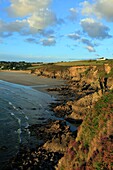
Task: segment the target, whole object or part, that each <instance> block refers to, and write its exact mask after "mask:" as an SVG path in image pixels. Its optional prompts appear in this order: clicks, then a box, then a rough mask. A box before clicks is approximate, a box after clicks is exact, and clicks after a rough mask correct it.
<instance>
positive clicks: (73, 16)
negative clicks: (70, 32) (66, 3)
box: [69, 8, 77, 21]
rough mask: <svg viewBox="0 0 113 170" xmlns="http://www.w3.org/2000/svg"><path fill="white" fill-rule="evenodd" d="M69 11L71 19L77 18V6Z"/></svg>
mask: <svg viewBox="0 0 113 170" xmlns="http://www.w3.org/2000/svg"><path fill="white" fill-rule="evenodd" d="M69 12H70V16H69V19H70V20H71V21H74V20H75V19H76V16H77V9H76V8H70V9H69Z"/></svg>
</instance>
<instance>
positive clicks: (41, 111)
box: [0, 80, 55, 170]
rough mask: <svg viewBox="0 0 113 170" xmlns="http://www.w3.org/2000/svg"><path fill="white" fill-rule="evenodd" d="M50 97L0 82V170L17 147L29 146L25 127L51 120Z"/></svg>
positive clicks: (27, 130)
mask: <svg viewBox="0 0 113 170" xmlns="http://www.w3.org/2000/svg"><path fill="white" fill-rule="evenodd" d="M53 100H55V98H54V96H51V95H49V94H46V93H43V92H40V91H37V90H35V89H33V87H30V86H23V85H18V84H13V83H9V82H6V81H2V80H0V170H3V169H5V166H6V165H7V163H8V161H9V159H10V158H12V157H13V156H14V155H16V153H17V152H18V150H19V147H20V146H21V145H28V144H29V143H31V140H35V139H33V137H31V133H30V131H29V128H28V127H29V126H30V125H33V124H42V123H45V122H46V121H47V120H48V119H55V116H54V113H53V112H52V111H50V108H49V104H50V103H51V102H53Z"/></svg>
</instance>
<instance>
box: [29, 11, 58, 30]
mask: <svg viewBox="0 0 113 170" xmlns="http://www.w3.org/2000/svg"><path fill="white" fill-rule="evenodd" d="M27 21H28V23H29V26H30V27H31V28H34V29H37V30H38V29H44V28H46V27H47V26H49V25H52V24H54V23H56V21H57V19H56V16H55V15H54V14H53V13H52V12H51V11H49V10H47V9H46V10H44V11H43V10H41V11H40V12H35V13H33V14H32V16H31V17H29V18H28V20H27Z"/></svg>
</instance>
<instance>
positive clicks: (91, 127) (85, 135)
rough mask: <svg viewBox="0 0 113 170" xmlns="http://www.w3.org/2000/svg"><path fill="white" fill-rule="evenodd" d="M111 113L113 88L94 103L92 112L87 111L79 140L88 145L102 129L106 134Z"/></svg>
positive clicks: (112, 113) (112, 109) (112, 108)
mask: <svg viewBox="0 0 113 170" xmlns="http://www.w3.org/2000/svg"><path fill="white" fill-rule="evenodd" d="M112 115H113V90H112V91H110V92H107V93H105V94H104V95H103V97H102V98H101V99H100V100H99V101H98V102H97V103H96V104H95V107H94V110H93V112H91V113H89V114H88V115H87V116H86V118H85V121H84V122H83V124H82V129H83V131H82V134H81V135H80V138H81V139H80V140H81V141H83V143H84V145H90V143H91V141H92V140H93V138H94V137H95V136H96V135H97V134H98V133H99V131H101V130H102V129H104V130H105V131H104V132H102V133H104V134H105V135H108V134H107V122H108V120H110V118H111V116H112ZM111 128H113V127H111Z"/></svg>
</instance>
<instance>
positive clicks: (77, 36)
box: [67, 33, 80, 40]
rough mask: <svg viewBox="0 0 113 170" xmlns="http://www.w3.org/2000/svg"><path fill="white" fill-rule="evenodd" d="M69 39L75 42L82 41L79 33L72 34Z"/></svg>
mask: <svg viewBox="0 0 113 170" xmlns="http://www.w3.org/2000/svg"><path fill="white" fill-rule="evenodd" d="M67 36H68V37H69V38H71V39H73V40H77V39H80V35H79V34H77V33H70V34H68V35H67Z"/></svg>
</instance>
